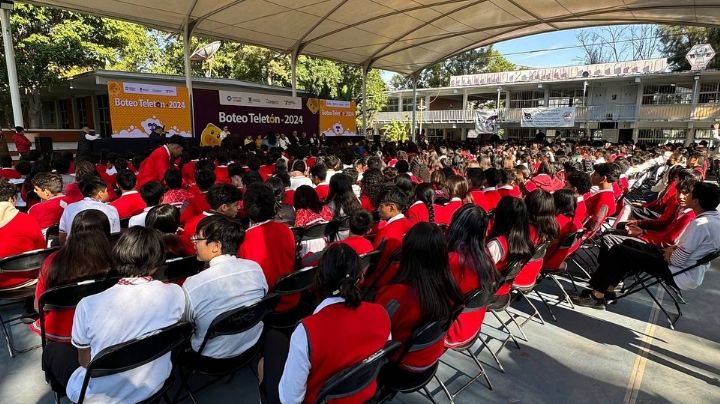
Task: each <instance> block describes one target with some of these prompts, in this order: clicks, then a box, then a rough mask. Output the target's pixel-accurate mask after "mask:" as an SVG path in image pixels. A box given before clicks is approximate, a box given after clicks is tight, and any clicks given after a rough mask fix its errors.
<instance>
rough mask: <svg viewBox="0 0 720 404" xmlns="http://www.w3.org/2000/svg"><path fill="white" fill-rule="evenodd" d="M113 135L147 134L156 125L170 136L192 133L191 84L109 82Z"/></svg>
mask: <svg viewBox="0 0 720 404" xmlns="http://www.w3.org/2000/svg"><path fill="white" fill-rule="evenodd" d="M108 99H109V102H110V121H111V123H112V137H117V138H120V137H130V138H132V137H135V138H144V137H148V136H150V133H151V132H152V131H153V129H155V127H156V126H162V127H163V128H165V132H167V133H168V136H172V135H181V136H186V137H189V136H192V128H191V123H190V122H191V121H190V100H189V97H188V92H187V88H185V87H175V86H161V85H155V84H144V83H129V82H119V81H109V82H108Z"/></svg>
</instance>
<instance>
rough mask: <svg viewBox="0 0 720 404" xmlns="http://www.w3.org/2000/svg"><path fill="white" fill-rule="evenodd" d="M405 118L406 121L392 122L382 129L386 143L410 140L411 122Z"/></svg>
mask: <svg viewBox="0 0 720 404" xmlns="http://www.w3.org/2000/svg"><path fill="white" fill-rule="evenodd" d="M405 118H406V119H405V120H404V121H397V120H392V121H390V122H388V123H386V124H385V125H383V127H382V128H380V130H381V131H382V132H383V133H384V134H385V141H386V142H404V141H406V140H408V139H410V122H409V121H408V119H407V117H405Z"/></svg>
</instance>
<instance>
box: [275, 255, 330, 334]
mask: <svg viewBox="0 0 720 404" xmlns="http://www.w3.org/2000/svg"><path fill="white" fill-rule="evenodd" d="M317 270H318V268H317V267H310V268H303V269H301V270H298V271H295V272H292V273H289V274H287V275H285V276H283V277H282V278H280V279H278V281H277V283H276V284H275V288H274V289H273V293H275V294H277V295H279V296H289V295H295V294H301V293H303V292H306V291H309V290H310V289H311V288H312V287H313V285H314V283H315V274H316V273H317ZM310 313H312V308H311V307H309V306H308V305H304V304H302V302H300V303H299V304H298V305H297V306H296V307H294V308H292V309H290V310H289V311H286V312H282V313H277V312H272V313H269V314H268V315H267V317H266V318H265V324H266V325H267V326H268V327H272V328H275V329H280V330H291V329H293V328H295V326H296V325H297V323H298V322H299V321H300V320H302V319H303V318H304V317H305V316H307V315H308V314H310Z"/></svg>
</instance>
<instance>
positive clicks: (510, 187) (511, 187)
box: [498, 168, 523, 198]
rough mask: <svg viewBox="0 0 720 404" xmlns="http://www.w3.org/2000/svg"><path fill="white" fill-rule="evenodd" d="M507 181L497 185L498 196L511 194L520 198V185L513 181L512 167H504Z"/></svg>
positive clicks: (521, 194) (513, 172) (521, 195)
mask: <svg viewBox="0 0 720 404" xmlns="http://www.w3.org/2000/svg"><path fill="white" fill-rule="evenodd" d="M503 171H505V177H507V181H506V182H505V184H503V185H500V186H498V193H499V194H500V196H512V197H513V198H522V197H523V193H522V191H521V190H520V187H519V186H518V185H517V184H516V183H515V171H514V170H513V169H512V168H504V169H503Z"/></svg>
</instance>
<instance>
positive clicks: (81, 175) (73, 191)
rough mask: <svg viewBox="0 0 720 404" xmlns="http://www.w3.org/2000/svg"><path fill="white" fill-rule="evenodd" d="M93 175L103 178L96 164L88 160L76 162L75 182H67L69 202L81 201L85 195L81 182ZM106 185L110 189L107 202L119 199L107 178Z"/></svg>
mask: <svg viewBox="0 0 720 404" xmlns="http://www.w3.org/2000/svg"><path fill="white" fill-rule="evenodd" d="M91 177H96V178H101V177H100V174H98V172H97V169H96V168H95V164H93V163H92V162H90V161H87V160H79V161H77V162H76V163H75V182H73V183H69V184H65V196H66V198H65V199H66V201H67V203H68V204H70V203H74V202H79V201H81V200H82V199H83V198H84V196H83V194H82V192H81V191H80V183H82V182H83V181H86V180H88V179H90V178H91ZM103 181H104V182H105V185H106V186H107V189H108V199H107V202H112V201H114V200H115V199H117V194H116V193H115V192H111V191H112V189H113V188H112V186H111V185H110V184H109V183H108V182H107V181H105V180H103Z"/></svg>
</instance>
